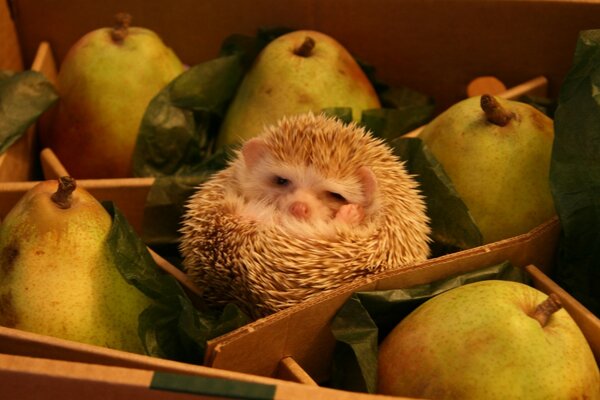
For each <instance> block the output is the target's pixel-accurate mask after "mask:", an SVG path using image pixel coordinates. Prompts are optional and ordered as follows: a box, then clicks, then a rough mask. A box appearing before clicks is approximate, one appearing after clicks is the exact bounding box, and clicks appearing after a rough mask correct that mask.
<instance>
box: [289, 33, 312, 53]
mask: <svg viewBox="0 0 600 400" xmlns="http://www.w3.org/2000/svg"><path fill="white" fill-rule="evenodd" d="M314 48H315V40H314V39H313V38H311V37H310V36H307V37H306V38H304V42H302V44H301V45H300V46H299V47H297V48H296V50H294V54H296V55H297V56H300V57H308V56H310V55H311V53H312V50H313V49H314Z"/></svg>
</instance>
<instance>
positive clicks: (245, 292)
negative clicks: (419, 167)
mask: <svg viewBox="0 0 600 400" xmlns="http://www.w3.org/2000/svg"><path fill="white" fill-rule="evenodd" d="M428 222H429V220H428V217H427V215H426V207H425V203H424V200H423V197H422V196H421V194H420V192H419V190H418V185H417V183H416V181H415V180H414V179H413V177H412V176H411V175H409V174H408V173H407V172H406V170H405V168H404V165H403V163H402V162H401V161H400V160H399V159H398V158H397V157H396V156H395V155H394V154H393V153H392V151H391V149H390V148H389V147H388V146H387V145H386V144H385V143H384V142H383V141H382V140H380V139H377V138H374V137H373V136H371V134H370V133H369V132H367V131H365V130H364V129H363V128H361V127H359V126H358V125H356V124H354V123H352V124H349V125H345V124H343V123H342V122H340V121H338V120H336V119H334V118H332V117H326V116H324V115H314V114H312V113H308V114H302V115H297V116H292V117H287V118H283V119H282V120H280V121H279V122H278V123H277V124H275V125H272V126H269V127H266V128H265V130H264V132H263V133H262V134H261V135H260V136H258V137H256V138H252V139H250V140H248V141H246V142H245V143H244V144H243V145H242V147H241V149H240V150H239V151H238V152H237V153H236V156H235V158H234V159H233V160H232V161H231V162H230V164H229V165H228V167H227V168H225V169H224V170H222V171H220V172H218V173H216V174H215V175H214V176H213V177H211V178H210V179H209V180H208V181H206V182H205V183H204V184H202V185H201V186H200V187H199V188H198V190H197V192H196V193H194V194H193V195H192V196H191V197H190V199H189V201H188V203H187V204H186V212H185V214H184V216H183V221H182V229H181V233H182V239H181V243H180V250H181V253H182V255H183V258H184V261H183V266H184V269H185V272H186V273H187V274H188V276H190V278H191V279H192V280H193V281H194V282H195V283H196V284H197V285H198V286H199V287H200V288H202V290H203V295H204V297H205V300H206V301H207V302H208V303H209V304H213V305H223V304H226V303H228V302H234V303H236V304H237V305H238V306H240V307H241V308H242V309H243V310H245V311H246V312H247V313H248V314H249V315H251V316H253V317H254V318H258V317H261V316H265V315H268V314H270V313H273V312H276V311H278V310H282V309H284V308H286V307H289V306H291V305H294V304H296V303H299V302H301V301H304V300H306V299H308V298H310V297H313V296H315V295H318V294H321V293H324V292H327V291H330V290H333V289H335V288H337V287H339V286H341V285H343V284H346V283H348V282H351V281H353V280H355V279H356V278H359V277H364V276H366V275H369V274H373V273H376V272H380V271H383V270H389V269H394V268H401V267H402V266H403V265H406V264H408V263H413V262H417V261H421V260H424V259H426V258H427V257H428V256H429V234H430V228H429V224H428Z"/></svg>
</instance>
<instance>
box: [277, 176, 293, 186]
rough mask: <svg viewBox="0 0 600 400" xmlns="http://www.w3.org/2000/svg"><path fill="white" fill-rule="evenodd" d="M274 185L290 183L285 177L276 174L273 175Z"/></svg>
mask: <svg viewBox="0 0 600 400" xmlns="http://www.w3.org/2000/svg"><path fill="white" fill-rule="evenodd" d="M274 182H275V185H277V186H284V187H285V186H288V185H289V184H290V180H289V179H286V178H282V177H281V176H276V177H275V180H274Z"/></svg>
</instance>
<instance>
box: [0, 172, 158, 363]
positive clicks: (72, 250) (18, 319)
mask: <svg viewBox="0 0 600 400" xmlns="http://www.w3.org/2000/svg"><path fill="white" fill-rule="evenodd" d="M57 187H58V189H57ZM111 224H112V220H111V217H110V214H108V212H107V211H106V210H105V209H104V207H102V205H101V204H100V203H99V202H98V201H97V200H96V199H95V198H94V197H92V196H91V195H90V194H89V193H88V192H87V191H85V190H84V189H82V188H76V187H75V181H74V179H72V178H69V177H61V179H60V181H59V183H57V181H56V180H49V181H42V182H39V183H37V184H36V185H35V186H33V187H32V188H31V189H30V190H29V191H27V192H26V193H25V194H24V195H23V197H22V198H21V199H20V200H19V201H18V202H17V203H16V204H15V205H14V206H13V208H12V209H11V211H10V212H9V213H8V214H7V215H6V217H5V219H4V221H3V222H2V224H1V225H0V325H2V326H6V327H10V328H16V329H21V330H24V331H29V332H35V333H39V334H44V335H48V336H54V337H59V338H62V339H68V340H73V341H77V342H84V343H88V344H94V345H98V346H105V347H110V348H114V349H119V350H124V351H129V352H135V353H142V354H143V353H144V349H143V346H142V342H141V340H140V338H139V336H138V316H139V314H140V313H141V312H142V311H143V310H144V309H146V308H147V307H148V306H149V305H150V304H152V301H151V300H150V299H149V298H148V297H146V295H144V294H143V293H142V292H141V291H139V290H138V289H137V288H136V287H135V286H133V285H130V284H129V283H128V282H127V281H126V280H125V279H124V278H123V276H122V275H121V273H120V272H119V270H118V269H117V266H116V265H115V262H114V260H113V258H112V255H111V254H110V251H108V250H107V246H106V245H105V240H106V238H107V235H108V233H109V230H110V228H111Z"/></svg>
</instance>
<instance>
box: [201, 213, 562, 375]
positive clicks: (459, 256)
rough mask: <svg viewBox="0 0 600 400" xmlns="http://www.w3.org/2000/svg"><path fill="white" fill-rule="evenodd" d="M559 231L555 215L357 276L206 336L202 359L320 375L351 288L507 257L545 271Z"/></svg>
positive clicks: (259, 370)
mask: <svg viewBox="0 0 600 400" xmlns="http://www.w3.org/2000/svg"><path fill="white" fill-rule="evenodd" d="M559 233H560V224H559V223H558V220H557V219H556V218H555V219H552V220H550V221H548V222H546V223H544V224H542V225H540V226H538V227H537V228H535V229H533V230H531V231H530V232H528V233H526V234H523V235H519V236H516V237H513V238H509V239H505V240H502V241H499V242H495V243H491V244H488V245H484V246H480V247H476V248H472V249H468V250H464V251H460V252H456V253H451V254H448V255H445V256H442V257H437V258H432V259H429V260H426V261H424V262H421V263H415V264H411V265H407V266H404V267H403V268H401V269H397V270H391V271H384V272H382V273H379V274H375V275H373V276H369V277H366V278H363V279H359V280H357V281H355V282H353V283H350V284H348V285H344V286H342V287H340V288H339V289H337V290H334V291H331V292H329V293H327V294H324V295H322V296H318V297H316V298H313V299H310V300H308V301H306V302H304V303H301V304H298V305H295V306H292V307H290V308H288V309H284V310H282V311H279V312H277V313H275V314H272V315H270V316H267V317H265V318H261V319H259V320H256V321H254V322H252V323H250V324H248V325H246V326H244V327H241V328H239V329H237V330H235V331H232V332H230V333H227V334H225V335H223V336H220V337H218V338H215V339H213V340H210V341H209V342H208V346H207V351H206V357H205V365H209V366H212V367H215V368H220V369H227V370H232V371H238V372H244V373H251V374H255V375H262V376H275V374H276V373H277V368H278V365H279V362H280V360H282V359H283V358H285V357H293V358H294V360H295V361H296V362H297V363H298V364H299V365H300V366H301V367H302V368H303V369H304V370H305V371H306V372H307V373H308V374H309V375H310V376H311V377H312V379H313V380H315V381H316V382H318V383H320V382H323V381H326V380H327V379H328V378H329V374H330V370H329V368H330V365H331V359H332V354H333V348H334V345H335V339H334V338H333V335H332V333H331V331H330V329H329V322H330V321H331V319H332V318H333V316H334V315H335V313H336V312H337V310H338V309H339V308H340V306H341V305H342V304H343V303H344V302H345V301H346V300H347V299H348V298H349V297H350V296H351V295H352V293H354V292H357V291H367V290H386V289H397V288H404V287H409V286H413V285H419V284H424V283H428V282H432V281H435V280H438V279H442V278H446V277H449V276H453V275H457V274H460V273H464V272H467V271H472V270H475V269H478V268H483V267H486V266H490V265H496V264H499V263H501V262H504V261H507V260H508V261H510V262H511V263H512V264H513V265H514V266H517V267H525V266H526V265H530V264H534V265H536V266H538V267H539V269H540V270H541V271H543V272H545V273H548V272H550V271H551V269H552V266H553V260H554V253H555V249H556V244H557V240H558V236H559ZM263 343H269V346H264V345H262V344H263ZM257 348H260V349H261V351H260V352H257V351H256V349H257Z"/></svg>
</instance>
